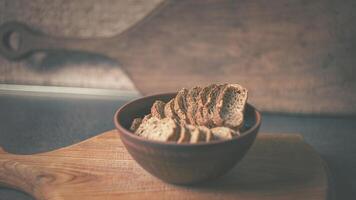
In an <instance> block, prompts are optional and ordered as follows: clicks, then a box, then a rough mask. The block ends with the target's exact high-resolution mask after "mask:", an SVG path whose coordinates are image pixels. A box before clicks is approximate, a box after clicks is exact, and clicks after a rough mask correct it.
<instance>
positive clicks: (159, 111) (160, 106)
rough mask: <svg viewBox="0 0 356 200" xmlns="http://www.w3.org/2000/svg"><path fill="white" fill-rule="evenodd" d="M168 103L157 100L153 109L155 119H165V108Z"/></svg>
mask: <svg viewBox="0 0 356 200" xmlns="http://www.w3.org/2000/svg"><path fill="white" fill-rule="evenodd" d="M165 104H166V103H164V102H163V101H160V100H157V101H155V102H154V103H153V105H152V107H151V114H152V116H154V117H157V118H159V119H163V118H164V117H165V115H164V106H165Z"/></svg>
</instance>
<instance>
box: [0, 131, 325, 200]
mask: <svg viewBox="0 0 356 200" xmlns="http://www.w3.org/2000/svg"><path fill="white" fill-rule="evenodd" d="M327 179H328V178H327V173H326V166H325V165H324V162H323V161H322V160H321V159H320V157H319V156H318V155H317V154H316V153H315V151H314V150H313V149H312V148H311V147H310V146H308V145H307V144H305V143H304V142H303V140H302V137H301V136H300V135H296V134H294V135H293V134H288V135H287V134H277V135H268V134H260V135H259V136H258V138H257V140H256V143H255V144H254V146H253V147H252V149H251V150H250V152H249V153H248V154H247V156H246V157H245V158H244V159H243V161H241V163H240V164H239V165H238V166H237V167H235V168H234V169H233V170H232V171H231V172H229V174H228V175H226V176H224V177H222V178H220V179H218V180H216V181H214V182H211V183H207V184H203V185H199V186H194V187H185V186H174V185H169V184H166V183H163V182H161V181H160V180H158V179H156V178H154V177H152V176H151V175H150V174H148V173H147V172H145V171H144V170H143V169H141V168H140V167H139V166H138V165H137V164H136V163H135V162H134V161H133V160H132V159H131V157H130V156H129V155H128V153H127V152H126V150H125V148H124V147H123V145H122V143H121V141H120V139H119V137H118V134H117V133H116V131H109V132H106V133H103V134H101V135H99V136H96V137H94V138H91V139H88V140H86V141H84V142H81V143H79V144H76V145H73V146H69V147H65V148H62V149H58V150H55V151H52V152H47V153H40V154H34V155H13V154H8V153H6V152H5V151H0V182H1V183H3V184H4V185H6V186H10V187H13V188H17V189H20V190H23V191H25V192H27V193H29V194H30V195H32V196H34V197H35V198H36V199H38V200H71V199H73V200H74V199H80V198H85V199H112V198H116V199H152V198H154V199H182V198H183V199H283V200H286V199H313V200H318V199H326V195H327V190H328V180H327Z"/></svg>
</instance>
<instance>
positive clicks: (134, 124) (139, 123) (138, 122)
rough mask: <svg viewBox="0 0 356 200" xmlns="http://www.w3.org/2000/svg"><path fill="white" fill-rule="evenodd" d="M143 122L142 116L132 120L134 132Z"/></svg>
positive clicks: (131, 127) (131, 128)
mask: <svg viewBox="0 0 356 200" xmlns="http://www.w3.org/2000/svg"><path fill="white" fill-rule="evenodd" d="M141 123H142V119H141V118H135V119H134V120H132V123H131V126H130V130H131V131H132V132H135V131H136V130H137V129H138V127H139V126H140V125H141Z"/></svg>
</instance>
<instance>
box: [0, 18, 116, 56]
mask: <svg viewBox="0 0 356 200" xmlns="http://www.w3.org/2000/svg"><path fill="white" fill-rule="evenodd" d="M111 43H112V40H111ZM107 45H108V38H105V37H103V38H94V39H81V38H60V37H53V36H49V35H45V34H43V33H42V32H40V31H37V30H34V29H32V28H30V27H29V26H27V25H25V24H23V23H20V22H7V23H5V24H3V25H1V26H0V53H1V54H2V55H3V56H4V57H5V58H7V59H9V60H21V59H22V58H24V57H26V56H28V55H30V54H31V53H33V52H36V51H43V50H47V51H48V50H74V51H86V52H93V53H94V52H97V51H98V49H103V48H102V46H107ZM104 49H105V48H104ZM99 53H100V52H99Z"/></svg>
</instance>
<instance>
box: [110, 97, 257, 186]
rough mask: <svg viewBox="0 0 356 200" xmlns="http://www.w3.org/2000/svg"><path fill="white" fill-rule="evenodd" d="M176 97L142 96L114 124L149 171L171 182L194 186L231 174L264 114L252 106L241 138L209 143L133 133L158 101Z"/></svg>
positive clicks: (248, 108) (138, 161)
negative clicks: (135, 121) (133, 125)
mask: <svg viewBox="0 0 356 200" xmlns="http://www.w3.org/2000/svg"><path fill="white" fill-rule="evenodd" d="M174 96H175V93H169V94H158V95H153V96H146V97H142V98H139V99H136V100H134V101H131V102H129V103H127V104H126V105H124V106H122V107H121V108H120V109H119V110H118V111H117V112H116V114H115V117H114V122H115V125H116V128H117V130H118V132H119V134H120V137H121V140H122V142H123V143H124V145H125V147H126V149H127V150H128V152H129V153H130V154H131V156H132V157H133V158H134V159H135V160H136V161H137V163H138V164H139V165H141V167H143V168H144V169H145V170H146V171H148V172H149V173H151V174H152V175H154V176H156V177H158V178H159V179H161V180H163V181H165V182H168V183H174V184H193V183H197V182H202V181H206V180H211V179H214V178H217V177H219V176H221V175H223V174H225V173H226V172H228V171H229V170H230V169H231V168H232V167H234V165H235V164H236V163H237V162H238V161H240V160H241V158H242V157H243V156H244V155H245V154H246V153H247V151H248V150H249V148H250V147H251V145H252V143H253V141H254V140H255V138H256V135H257V133H258V130H259V127H260V124H261V115H260V113H259V112H258V111H257V110H256V109H255V108H254V107H253V106H251V105H249V104H248V105H247V107H246V109H245V123H244V127H243V131H242V133H241V136H240V137H236V138H233V139H230V140H223V141H212V142H209V143H198V144H176V143H174V142H159V141H153V140H148V139H145V138H142V137H139V136H136V135H134V134H133V133H132V132H131V131H130V130H129V127H130V125H131V122H132V120H133V119H134V118H136V117H143V116H144V115H146V114H148V113H150V108H151V106H152V104H153V102H154V101H155V100H161V101H164V102H168V101H169V100H170V99H171V98H173V97H174Z"/></svg>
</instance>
